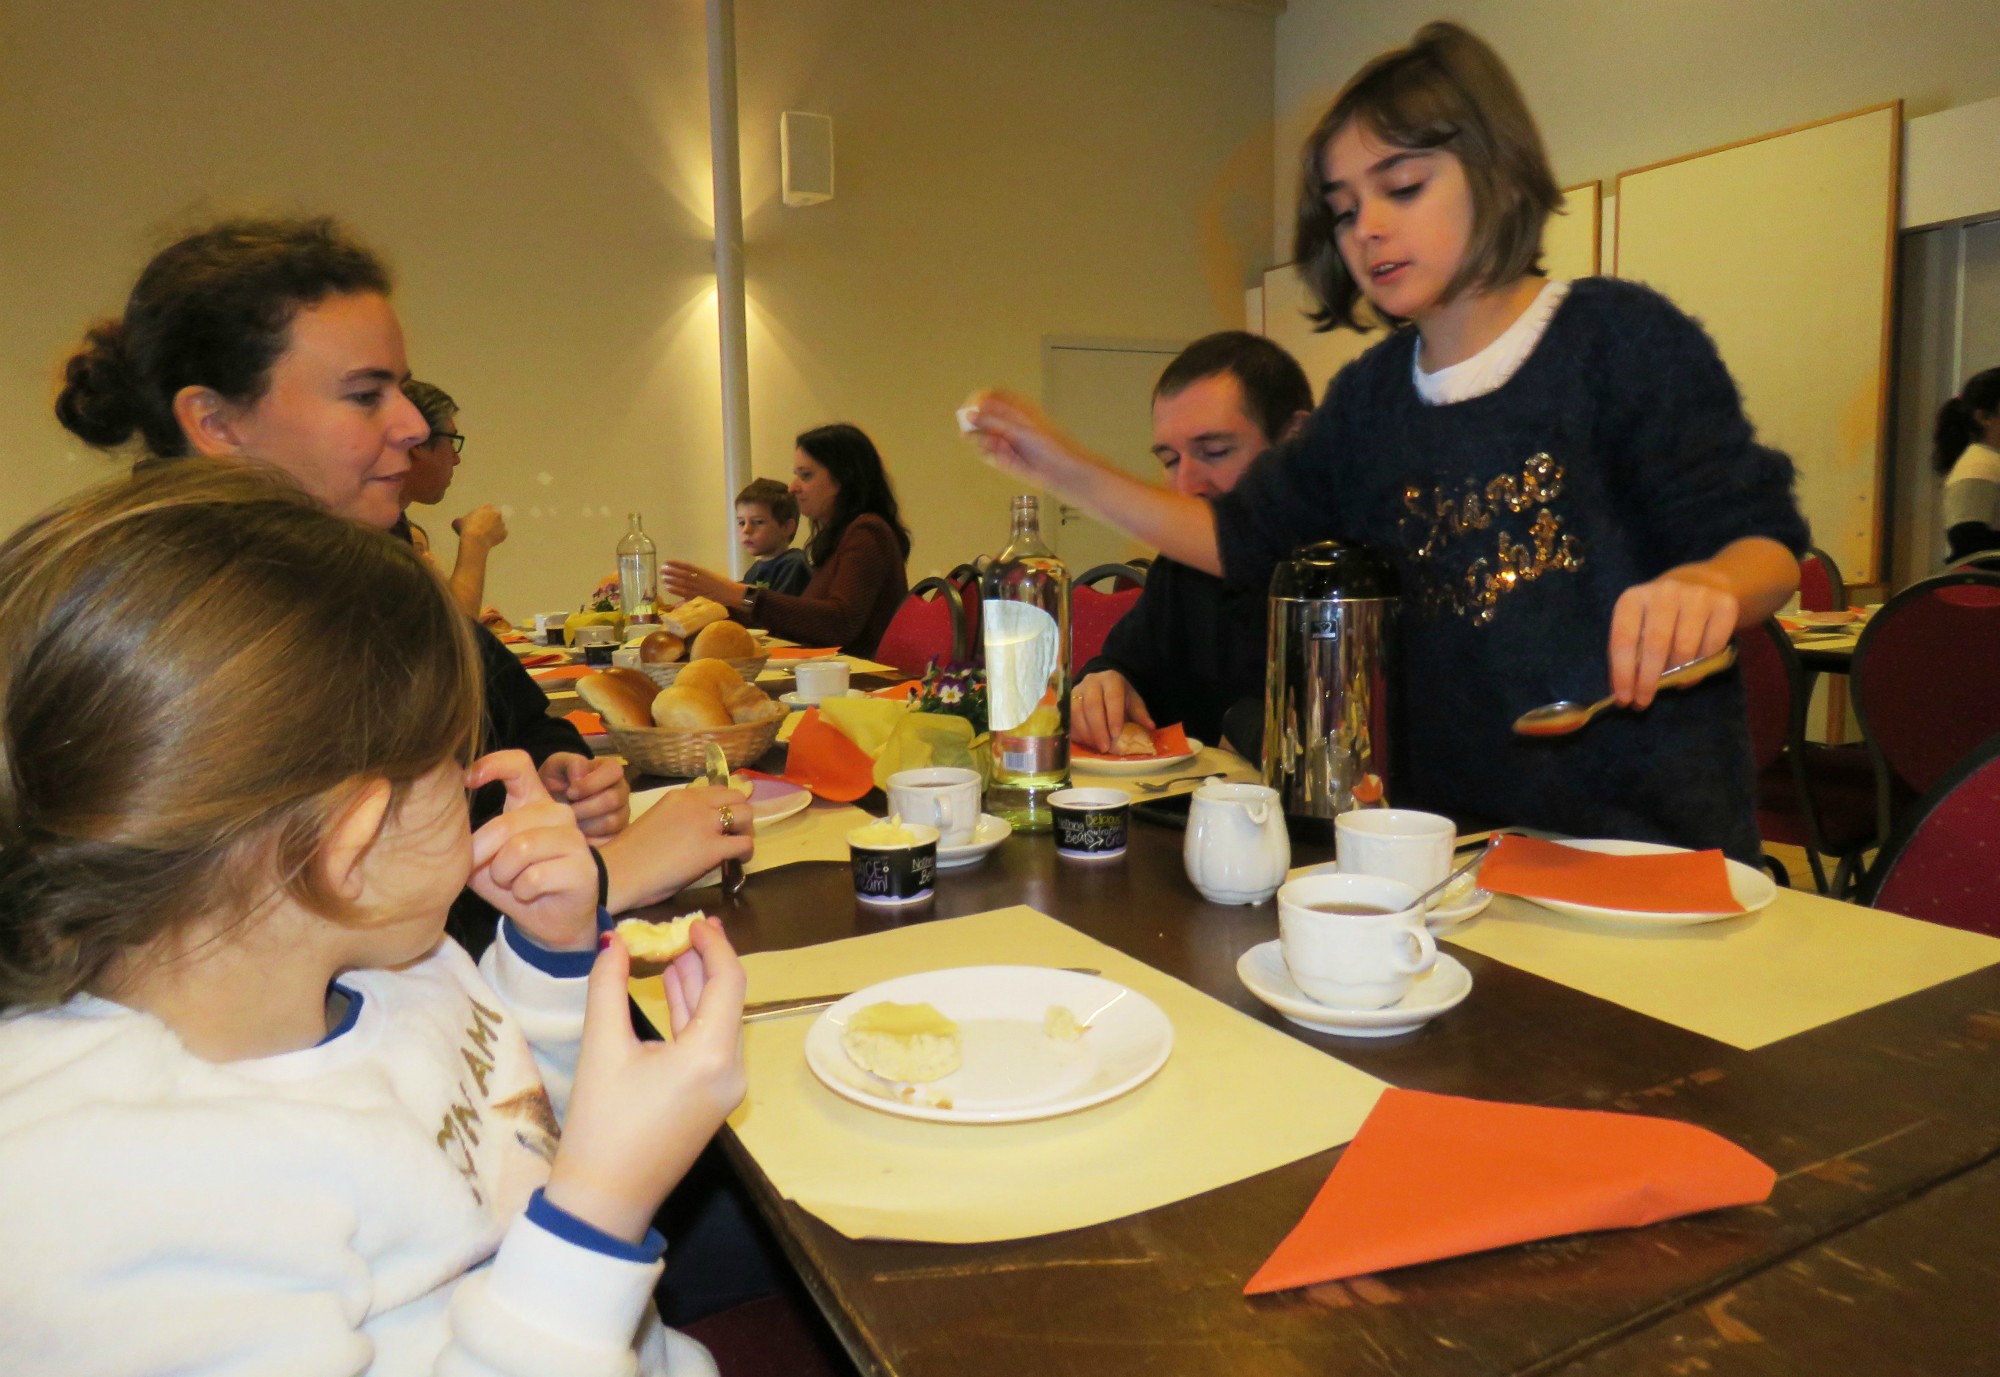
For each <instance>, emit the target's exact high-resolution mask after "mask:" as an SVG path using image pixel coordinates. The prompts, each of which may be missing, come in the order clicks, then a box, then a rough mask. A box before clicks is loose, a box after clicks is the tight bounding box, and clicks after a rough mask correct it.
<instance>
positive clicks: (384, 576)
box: [0, 459, 481, 1009]
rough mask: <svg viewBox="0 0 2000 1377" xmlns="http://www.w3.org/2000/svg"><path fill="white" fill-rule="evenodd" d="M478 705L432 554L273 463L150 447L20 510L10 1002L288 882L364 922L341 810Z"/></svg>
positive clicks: (239, 911)
mask: <svg viewBox="0 0 2000 1377" xmlns="http://www.w3.org/2000/svg"><path fill="white" fill-rule="evenodd" d="M480 702H481V676H480V669H479V656H478V652H477V651H476V650H475V649H474V647H473V641H472V630H471V622H470V621H469V620H468V619H467V618H466V617H465V616H463V615H462V614H461V613H459V611H458V610H457V608H456V606H455V605H454V604H453V603H452V602H451V599H450V594H449V593H448V592H447V590H446V589H445V588H444V586H443V583H442V582H441V580H440V579H439V577H438V575H437V573H436V572H435V571H434V570H432V569H431V568H430V566H429V565H428V564H427V563H426V562H425V561H424V560H423V559H422V558H420V557H419V556H418V555H417V553H416V552H415V551H414V550H412V549H411V548H410V547H409V546H408V545H406V544H404V543H403V542H401V541H398V540H393V539H391V538H390V537H388V536H386V535H384V534H383V533H381V532H380V531H373V530H370V529H368V528H367V527H365V526H360V525H357V524H356V523H354V522H352V521H346V520H343V519H341V518H340V517H337V516H333V515H331V514H330V513H327V512H323V511H321V510H320V509H319V508H318V507H317V506H315V505H314V504H313V501H312V499H311V498H309V497H307V496H306V494H305V493H304V492H302V491H300V490H299V488H298V487H297V486H296V485H295V484H293V483H292V482H291V481H290V480H289V479H288V478H287V477H286V476H285V475H284V474H282V473H280V472H278V471H277V470H276V469H271V468H267V467H265V466H263V465H260V464H243V463H232V462H227V461H221V460H209V459H188V460H185V461H182V462H179V463H173V464H156V465H150V466H147V467H145V468H143V469H142V470H140V471H139V472H138V473H137V474H135V475H134V476H133V477H131V478H129V479H128V478H120V479H118V480H116V481H115V482H111V483H107V484H104V485H103V486H101V487H98V488H94V489H92V490H90V491H87V492H84V493H82V494H79V495H78V496H76V497H74V498H71V499H70V500H69V501H68V502H65V503H64V504H62V505H61V506H59V507H57V508H56V509H55V510H53V511H51V512H49V513H48V514H46V515H44V516H42V517H39V518H37V519H36V520H34V521H32V522H30V523H29V524H28V525H26V526H24V527H23V528H22V529H21V530H19V531H17V532H16V533H15V534H14V535H13V536H11V537H10V538H8V540H7V541H6V543H5V544H4V545H0V1009H13V1008H18V1007H24V1006H34V1005H47V1004H59V1003H61V1002H62V1001H64V1000H66V999H68V998H69V997H70V996H71V995H74V994H76V993H77V992H79V991H81V990H86V989H92V988H96V987H98V986H99V985H100V984H101V983H102V982H103V981H105V980H106V979H107V978H109V977H111V976H112V975H113V974H114V973H115V971H116V968H117V965H118V962H119V959H120V957H121V956H122V955H124V954H125V953H128V952H131V951H133V950H134V949H138V948H143V947H145V946H146V945H147V944H148V943H150V942H152V941H153V940H154V939H156V938H160V937H163V936H165V935H167V934H169V933H172V932H174V931H176V930H177V929H181V928H183V927H185V925H187V924H188V923H190V922H191V921H192V920H194V919H197V918H201V917H203V916H205V915H210V914H217V913H221V914H230V915H235V916H241V917H243V918H246V919H247V918H250V917H252V916H254V915H255V914H256V913H258V912H260V911H261V910H262V908H263V907H264V905H265V904H266V903H268V902H269V901H270V900H271V899H272V898H274V897H276V896H277V895H281V894H282V895H289V896H290V897H291V898H293V899H294V900H296V901H297V902H299V903H301V904H302V905H304V906H305V907H307V908H309V909H311V910H312V911H314V912H317V913H320V914H323V915H325V916H326V917H327V918H328V919H330V920H331V921H335V922H339V921H350V920H352V918H353V917H354V915H353V913H352V910H351V906H350V905H349V904H348V903H347V901H345V900H344V899H343V898H342V897H341V896H340V895H339V894H338V893H337V892H335V891H333V890H332V889H331V888H330V886H329V885H328V884H327V882H326V878H327V877H326V876H325V875H324V874H323V873H322V872H321V871H320V869H319V867H318V866H316V865H315V864H314V861H315V860H316V858H317V857H318V856H319V854H320V852H321V849H322V848H323V846H324V845H325V841H326V838H327V835H328V833H329V831H330V830H331V829H332V827H333V826H334V825H335V823H336V822H337V820H338V819H339V817H340V816H341V815H342V813H343V812H344V811H345V810H346V809H347V807H348V806H349V805H350V804H351V803H352V802H353V799H354V797H355V795H356V794H357V793H358V792H359V790H361V789H362V788H364V787H366V786H367V785H368V784H369V782H370V781H372V780H376V779H386V780H388V781H389V783H390V785H391V786H392V795H391V797H392V800H393V801H394V802H396V803H400V802H401V800H402V798H403V797H404V796H405V793H406V791H407V788H408V786H409V784H410V783H411V782H412V781H414V780H417V779H419V778H421V777H422V776H424V775H425V774H427V773H429V772H430V771H431V770H433V769H435V768H436V767H437V766H439V765H442V764H443V763H444V762H445V761H447V760H450V759H453V758H456V759H458V760H459V761H460V762H464V761H466V760H468V759H470V756H471V753H472V751H473V750H474V749H475V747H476V744H477V739H478V735H479V730H480V720H481V708H480ZM222 724H226V726H225V725H222Z"/></svg>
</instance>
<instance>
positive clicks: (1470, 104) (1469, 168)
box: [1292, 22, 1562, 330]
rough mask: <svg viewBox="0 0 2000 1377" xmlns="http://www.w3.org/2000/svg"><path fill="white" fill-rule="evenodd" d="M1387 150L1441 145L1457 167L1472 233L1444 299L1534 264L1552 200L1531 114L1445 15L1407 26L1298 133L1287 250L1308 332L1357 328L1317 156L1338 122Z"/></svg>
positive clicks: (1502, 72)
mask: <svg viewBox="0 0 2000 1377" xmlns="http://www.w3.org/2000/svg"><path fill="white" fill-rule="evenodd" d="M1357 121H1358V122H1359V124H1360V127H1361V128H1363V129H1366V130H1367V131H1368V132H1369V133H1370V134H1372V135H1374V136H1375V137H1376V138H1378V139H1380V140H1381V141H1382V142H1384V143H1387V144H1389V145H1391V146H1393V147H1396V148H1408V149H1442V150H1444V151H1446V152H1448V153H1451V154H1452V155H1453V156H1455V157H1456V158H1457V159H1458V161H1459V163H1460V164H1461V165H1462V166H1463V167H1464V168H1465V176H1466V180H1467V181H1468V182H1469V183H1470V184H1471V187H1472V242H1471V243H1470V244H1469V245H1467V247H1466V254H1465V262H1464V263H1462V264H1461V265H1460V266H1459V270H1458V273H1457V274H1456V275H1455V276H1454V277H1453V278H1452V280H1451V282H1450V283H1449V284H1448V285H1447V287H1446V299H1447V300H1449V299H1450V298H1452V297H1455V296H1457V295H1459V294H1460V293H1462V292H1465V291H1468V290H1470V289H1472V288H1476V287H1497V286H1503V285H1505V284H1506V283H1509V282H1512V281H1513V280H1514V279H1516V278H1518V277H1523V276H1525V275H1527V274H1529V273H1533V272H1539V271H1540V270H1541V256H1542V223H1543V222H1544V221H1545V220H1547V219H1548V217H1549V215H1550V213H1551V212H1553V211H1554V210H1555V209H1556V207H1558V206H1560V205H1561V204H1562V191H1561V190H1560V189H1559V188H1558V187H1557V186H1556V179H1555V174H1554V173H1553V172H1551V171H1550V170H1549V159H1548V154H1547V153H1546V152H1545V151H1543V148H1542V136H1541V133H1540V131H1538V130H1537V129H1536V128H1535V117H1534V116H1533V115H1531V114H1529V113H1528V105H1527V102H1526V101H1524V100H1522V99H1521V89H1520V87H1518V86H1516V85H1515V84H1514V78H1513V77H1512V76H1510V75H1509V74H1508V72H1507V68H1506V65H1505V64H1504V63H1502V62H1501V61H1500V57H1499V54H1497V53H1495V52H1494V51H1493V50H1492V49H1491V48H1489V47H1487V46H1486V44H1485V43H1484V42H1482V41H1481V40H1480V39H1479V38H1477V37H1476V36H1474V35H1473V34H1472V33H1471V32H1469V31H1468V30H1466V29H1463V28H1461V27H1459V26H1458V25H1457V24H1452V23H1447V22H1439V23H1434V24H1426V25H1424V26H1423V27H1422V28H1421V29H1418V30H1417V34H1416V37H1415V38H1413V39H1412V40H1411V41H1410V46H1409V47H1407V48H1398V49H1396V50H1395V51H1394V52H1388V53H1384V54H1382V56H1380V57H1378V58H1376V59H1375V60H1374V61H1373V62H1370V63H1369V64H1368V65H1367V66H1366V67H1363V68H1362V69H1361V70H1360V71H1359V72H1357V73H1356V74H1355V76H1354V79H1353V80H1352V81H1350V82H1348V83H1347V86H1346V88H1345V89H1344V90H1342V91H1341V93H1340V94H1339V95H1338V96H1336V97H1334V101H1333V104H1332V106H1330V107H1329V108H1328V110H1327V112H1326V114H1324V115H1322V116H1321V117H1320V121H1319V124H1318V125H1317V126H1315V127H1314V129H1313V131H1312V134H1311V135H1310V136H1309V137H1308V138H1307V139H1306V142H1305V148H1304V151H1303V158H1302V162H1303V165H1302V166H1301V167H1300V169H1299V172H1300V176H1299V207H1298V221H1297V224H1296V226H1295V227H1294V231H1293V238H1292V259H1293V262H1294V264H1295V265H1296V267H1297V270H1298V274H1299V276H1300V277H1301V278H1303V279H1304V280H1305V284H1306V286H1307V288H1308V289H1309V290H1310V291H1311V292H1312V294H1313V296H1314V297H1315V298H1317V300H1318V301H1319V309H1318V310H1316V311H1308V312H1307V313H1306V315H1307V318H1308V319H1309V320H1311V321H1312V322H1313V325H1314V328H1315V329H1318V330H1331V329H1333V328H1334V327H1335V326H1336V325H1344V326H1346V327H1348V328H1349V329H1351V330H1366V329H1369V328H1370V326H1369V325H1368V324H1364V323H1363V321H1362V319H1361V317H1360V316H1358V315H1357V314H1356V310H1355V308H1356V306H1357V305H1360V304H1362V292H1361V288H1360V286H1359V285H1358V284H1357V283H1356V282H1355V281H1354V279H1353V277H1351V276H1350V275H1349V274H1348V271H1347V264H1346V263H1345V262H1344V261H1343V260H1342V259H1341V256H1340V246H1339V245H1338V244H1337V243H1336V242H1335V230H1336V228H1337V227H1336V226H1335V224H1334V214H1333V209H1332V207H1330V206H1329V205H1328V204H1327V199H1326V198H1327V187H1326V176H1325V173H1324V172H1323V171H1322V169H1321V163H1322V162H1323V161H1324V160H1325V157H1326V148H1327V145H1328V144H1330V143H1332V142H1333V140H1334V136H1335V135H1337V134H1339V133H1340V131H1341V130H1342V129H1345V128H1346V127H1347V126H1348V125H1350V124H1353V123H1356V122H1357Z"/></svg>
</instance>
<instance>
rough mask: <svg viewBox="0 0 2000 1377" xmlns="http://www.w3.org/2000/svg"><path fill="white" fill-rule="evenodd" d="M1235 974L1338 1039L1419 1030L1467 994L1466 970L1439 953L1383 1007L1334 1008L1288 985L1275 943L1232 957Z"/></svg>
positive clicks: (1298, 1019)
mask: <svg viewBox="0 0 2000 1377" xmlns="http://www.w3.org/2000/svg"><path fill="white" fill-rule="evenodd" d="M1236 978H1237V979H1238V980H1241V981H1242V982H1243V988H1245V989H1246V990H1248V991H1250V993H1251V994H1253V995H1256V996H1257V998H1259V999H1261V1000H1263V1001H1264V1002H1265V1003H1266V1004H1268V1005H1270V1006H1271V1007H1272V1008H1273V1009H1276V1010H1277V1011H1278V1012H1279V1013H1281V1014H1283V1015H1284V1016H1285V1017H1286V1018H1288V1019H1290V1020H1291V1021H1292V1022H1294V1023H1296V1024H1298V1025H1299V1026H1300V1027H1301V1028H1310V1029H1312V1030H1313V1031H1314V1032H1316V1033H1332V1034H1334V1035H1335V1036H1337V1037H1344V1038H1392V1037H1395V1036H1396V1035H1397V1034H1398V1033H1408V1032H1412V1031H1414V1030H1415V1029H1418V1028H1421V1027H1422V1026H1423V1025H1424V1024H1426V1023H1428V1022H1430V1021H1431V1020H1432V1019H1434V1018H1436V1017H1437V1016H1438V1015H1439V1014H1441V1013H1443V1012H1444V1011H1445V1010H1447V1009H1450V1008H1455V1007H1456V1006H1457V1005H1458V1004H1459V1003H1461V1002H1462V1001H1463V1000H1464V999H1465V997H1466V996H1467V995H1469V994H1471V993H1472V972H1470V971H1468V970H1466V969H1465V967H1464V966H1462V965H1460V964H1459V962H1458V961H1457V960H1456V959H1455V958H1453V957H1450V956H1447V955H1445V954H1444V953H1443V952H1439V953H1438V959H1437V965H1435V966H1433V967H1431V968H1430V969H1429V970H1428V971H1425V972H1424V973H1423V974H1422V975H1420V976H1418V977H1417V978H1416V981H1415V982H1414V983H1413V984H1412V985H1411V986H1410V992H1409V993H1408V994H1406V995H1404V996H1403V997H1402V998H1401V999H1399V1000H1397V1001H1396V1002H1395V1003H1394V1004H1391V1005H1390V1006H1389V1007H1388V1008H1386V1009H1336V1008H1334V1007H1333V1006H1332V1005H1330V1004H1322V1003H1320V1002H1319V1001H1318V1000H1316V999H1314V998H1313V997H1312V996H1310V995H1308V994H1307V993H1306V992H1305V991H1303V990H1301V989H1300V988H1299V987H1298V986H1297V985H1295V984H1293V983H1292V973H1291V972H1290V971H1288V970H1286V969H1285V956H1284V953H1283V952H1282V951H1281V950H1280V949H1279V945H1278V943H1276V942H1262V943H1259V944H1258V945H1257V946H1254V947H1252V948H1250V950H1249V951H1246V952H1244V953H1243V955H1242V956H1240V957H1238V958H1237V961H1236Z"/></svg>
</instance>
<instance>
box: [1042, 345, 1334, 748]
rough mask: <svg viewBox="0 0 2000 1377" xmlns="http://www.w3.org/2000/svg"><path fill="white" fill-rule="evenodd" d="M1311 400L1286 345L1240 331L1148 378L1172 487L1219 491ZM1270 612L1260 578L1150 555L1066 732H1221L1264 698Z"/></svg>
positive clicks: (1088, 736)
mask: <svg viewBox="0 0 2000 1377" xmlns="http://www.w3.org/2000/svg"><path fill="white" fill-rule="evenodd" d="M1312 404H1313V402H1312V384H1311V383H1309V382H1307V381H1306V375H1305V370H1304V369H1302V368H1300V367H1299V364H1298V360H1296V359H1294V358H1293V357H1292V356H1291V355H1290V354H1288V353H1286V352H1285V350H1284V348H1283V347H1282V346H1280V345H1277V344H1274V343H1272V342H1271V341H1270V340H1268V339H1265V338H1264V337H1263V336H1262V335H1252V334H1248V333H1246V332H1244V331H1242V330H1224V331H1222V332H1220V333H1219V334H1213V335H1207V336H1204V337H1203V338H1201V339H1198V340H1196V341H1195V342H1194V343H1193V344H1190V345H1189V346H1188V347H1187V348H1186V349H1183V350H1182V351H1181V352H1180V354H1179V355H1178V356H1177V357H1176V358H1175V359H1174V361H1173V362H1172V363H1169V364H1168V365H1167V366H1166V369H1165V371H1163V372H1162V373H1161V374H1160V380H1159V382H1158V383H1156V384H1155V385H1154V387H1153V454H1154V456H1155V457H1157V458H1158V459H1159V461H1160V466H1161V467H1162V468H1163V469H1164V470H1165V471H1166V479H1167V484H1168V486H1170V487H1172V488H1173V490H1174V491H1176V492H1180V493H1186V494H1187V495H1189V496H1190V497H1215V496H1220V495H1221V494H1223V493H1226V492H1229V491H1230V490H1232V489H1233V488H1235V486H1236V483H1237V480H1238V479H1240V478H1242V477H1243V474H1244V471H1245V470H1247V469H1248V468H1249V467H1250V461H1251V460H1252V459H1255V458H1256V457H1257V456H1258V455H1260V454H1262V453H1263V452H1264V451H1265V450H1267V449H1269V448H1270V447H1271V446H1272V445H1273V444H1275V443H1277V442H1278V441H1280V440H1287V439H1290V438H1291V437H1292V436H1293V435H1294V434H1296V433H1297V432H1298V429H1299V427H1300V426H1301V425H1302V424H1304V422H1305V419H1306V417H1307V415H1309V414H1310V413H1311V411H1312ZM1266 612H1267V599H1266V596H1265V592H1264V589H1263V588H1261V587H1257V586H1254V585H1244V586H1236V587H1231V586H1230V585H1228V584H1225V583H1224V582H1223V581H1222V580H1221V579H1219V578H1217V577H1216V576H1215V575H1213V574H1208V573H1204V572H1203V571H1201V570H1199V569H1193V568H1190V567H1188V566H1187V565H1185V564H1182V563H1180V562H1178V561H1176V560H1172V559H1166V558H1161V559H1157V560H1155V561H1154V562H1153V567H1152V568H1151V569H1149V570H1147V571H1146V587H1145V590H1144V591H1143V592H1141V593H1140V594H1139V600H1138V601H1137V602H1135V603H1134V604H1133V605H1132V607H1131V608H1130V609H1129V610H1128V611H1127V612H1126V613H1125V615H1124V616H1123V617H1120V618H1119V619H1118V624H1117V625H1116V626H1114V627H1112V628H1111V634H1110V635H1109V636H1107V637H1106V638H1105V641H1104V648H1103V650H1102V651H1101V652H1100V653H1099V654H1098V655H1097V656H1096V657H1095V658H1094V659H1092V660H1091V661H1089V663H1087V664H1085V665H1084V666H1083V669H1082V672H1081V674H1080V675H1079V676H1078V683H1077V686H1076V688H1075V690H1074V691H1073V693H1072V698H1073V701H1072V702H1071V704H1070V719H1069V720H1070V731H1071V732H1072V733H1073V734H1074V736H1075V737H1076V740H1077V741H1078V742H1080V743H1081V744H1083V745H1085V746H1087V747H1089V748H1090V749H1091V750H1094V751H1111V750H1113V749H1114V743H1115V742H1116V741H1117V740H1118V733H1119V732H1120V731H1121V730H1122V729H1123V728H1124V725H1125V723H1126V722H1127V721H1132V722H1137V723H1138V724H1139V725H1140V726H1142V727H1145V728H1147V729H1149V730H1150V729H1151V728H1153V727H1154V726H1155V725H1165V724H1168V723H1173V722H1179V723H1181V724H1182V725H1183V726H1184V727H1185V728H1186V730H1187V733H1188V735H1190V736H1194V737H1199V738H1200V739H1202V740H1204V741H1216V740H1219V739H1220V735H1221V731H1222V715H1223V713H1224V712H1226V711H1227V710H1228V709H1229V708H1230V707H1232V706H1234V705H1235V704H1237V703H1239V702H1242V701H1243V700H1245V699H1256V700H1258V701H1261V700H1262V698H1263V694H1264V654H1265V646H1264V624H1265V621H1266Z"/></svg>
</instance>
